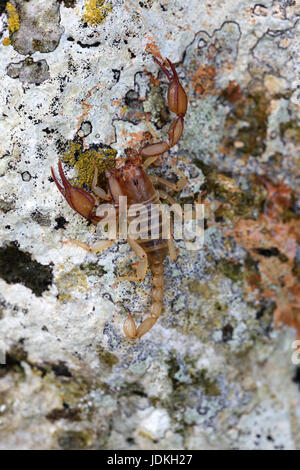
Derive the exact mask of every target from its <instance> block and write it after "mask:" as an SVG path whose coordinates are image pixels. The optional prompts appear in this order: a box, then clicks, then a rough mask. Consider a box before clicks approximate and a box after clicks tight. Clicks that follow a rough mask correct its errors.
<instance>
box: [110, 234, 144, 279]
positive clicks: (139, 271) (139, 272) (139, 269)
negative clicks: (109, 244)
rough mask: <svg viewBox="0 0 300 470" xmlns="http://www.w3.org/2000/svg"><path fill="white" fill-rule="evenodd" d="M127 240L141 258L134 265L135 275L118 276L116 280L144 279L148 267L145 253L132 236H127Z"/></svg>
mask: <svg viewBox="0 0 300 470" xmlns="http://www.w3.org/2000/svg"><path fill="white" fill-rule="evenodd" d="M127 242H128V243H129V245H130V246H131V248H132V249H133V251H134V252H135V254H136V255H137V256H138V257H139V258H140V259H141V260H140V261H139V262H138V263H137V265H136V276H119V277H118V278H117V281H134V282H138V281H143V280H144V279H145V276H146V272H147V268H148V258H147V254H146V252H145V251H144V249H143V248H142V247H141V246H140V245H139V244H138V243H137V242H136V241H135V240H134V239H133V238H130V237H128V238H127Z"/></svg>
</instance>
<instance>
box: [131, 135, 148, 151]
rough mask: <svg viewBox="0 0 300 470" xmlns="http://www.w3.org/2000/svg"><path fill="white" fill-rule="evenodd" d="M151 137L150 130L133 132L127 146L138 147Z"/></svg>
mask: <svg viewBox="0 0 300 470" xmlns="http://www.w3.org/2000/svg"><path fill="white" fill-rule="evenodd" d="M148 137H149V133H148V132H144V131H139V132H131V133H130V134H129V140H128V141H127V143H126V147H127V148H134V149H135V148H137V147H138V146H141V143H142V142H145V141H146V140H147V138H148Z"/></svg>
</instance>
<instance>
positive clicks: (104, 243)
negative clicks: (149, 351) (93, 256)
mask: <svg viewBox="0 0 300 470" xmlns="http://www.w3.org/2000/svg"><path fill="white" fill-rule="evenodd" d="M114 242H115V240H99V241H98V242H95V243H93V244H92V245H91V246H89V245H87V244H86V243H83V242H80V241H78V240H75V238H69V239H68V240H66V241H64V242H63V243H73V244H74V245H77V246H80V248H83V249H84V250H86V251H90V252H91V253H99V252H100V251H103V250H105V249H106V248H109V247H110V246H111V245H112V244H113V243H114Z"/></svg>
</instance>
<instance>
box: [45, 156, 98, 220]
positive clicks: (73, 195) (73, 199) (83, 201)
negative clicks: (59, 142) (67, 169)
mask: <svg viewBox="0 0 300 470" xmlns="http://www.w3.org/2000/svg"><path fill="white" fill-rule="evenodd" d="M58 171H59V175H60V177H61V181H62V184H63V185H61V184H60V183H59V181H58V179H57V177H56V175H55V172H54V169H53V168H52V167H51V173H52V177H53V179H54V182H55V184H56V186H57V188H58V190H59V191H60V192H61V194H62V195H63V196H64V198H65V199H66V201H67V203H68V204H69V206H70V207H72V209H73V210H74V211H76V212H78V214H80V215H82V216H83V217H85V218H86V219H88V220H90V221H91V222H93V223H97V222H98V221H99V218H98V217H96V216H95V214H94V213H93V209H94V206H95V202H96V201H95V198H94V197H93V196H92V195H91V194H90V193H88V192H87V191H85V190H84V189H82V188H78V187H76V186H73V185H72V184H71V183H70V182H69V181H68V180H67V178H66V176H65V174H64V171H63V168H62V164H61V161H60V160H59V161H58Z"/></svg>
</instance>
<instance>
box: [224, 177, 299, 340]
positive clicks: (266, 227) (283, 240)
mask: <svg viewBox="0 0 300 470" xmlns="http://www.w3.org/2000/svg"><path fill="white" fill-rule="evenodd" d="M262 182H263V184H264V186H265V188H266V189H267V199H266V202H265V207H264V213H263V214H261V216H260V217H259V218H258V219H257V220H250V219H247V220H245V219H242V218H240V219H238V221H237V222H236V223H235V225H234V229H233V230H232V231H231V232H230V233H227V235H231V236H233V237H234V239H235V240H236V241H237V242H238V243H240V244H241V245H243V247H244V248H245V249H246V250H247V251H248V253H249V254H250V256H251V257H252V259H255V260H256V261H257V264H258V268H259V272H258V273H256V274H255V273H254V274H253V273H252V274H251V276H252V277H253V275H254V276H255V278H252V277H251V276H249V278H248V279H247V281H248V285H249V287H250V290H254V291H255V292H256V295H257V296H261V297H263V298H270V299H272V300H274V302H275V303H276V308H275V311H274V319H275V327H278V326H280V324H282V323H283V324H286V325H289V326H292V327H294V328H296V329H297V332H298V337H299V338H300V285H299V280H298V279H297V277H296V276H295V273H294V265H295V255H296V249H297V245H298V244H299V243H300V220H299V219H297V218H296V217H295V216H294V217H292V216H289V217H288V216H287V214H289V211H290V207H291V204H292V201H293V192H292V190H291V189H290V188H289V187H288V186H286V185H284V184H278V185H276V184H273V183H272V182H271V181H269V180H267V179H265V178H264V179H263V181H262ZM246 291H247V286H246Z"/></svg>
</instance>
